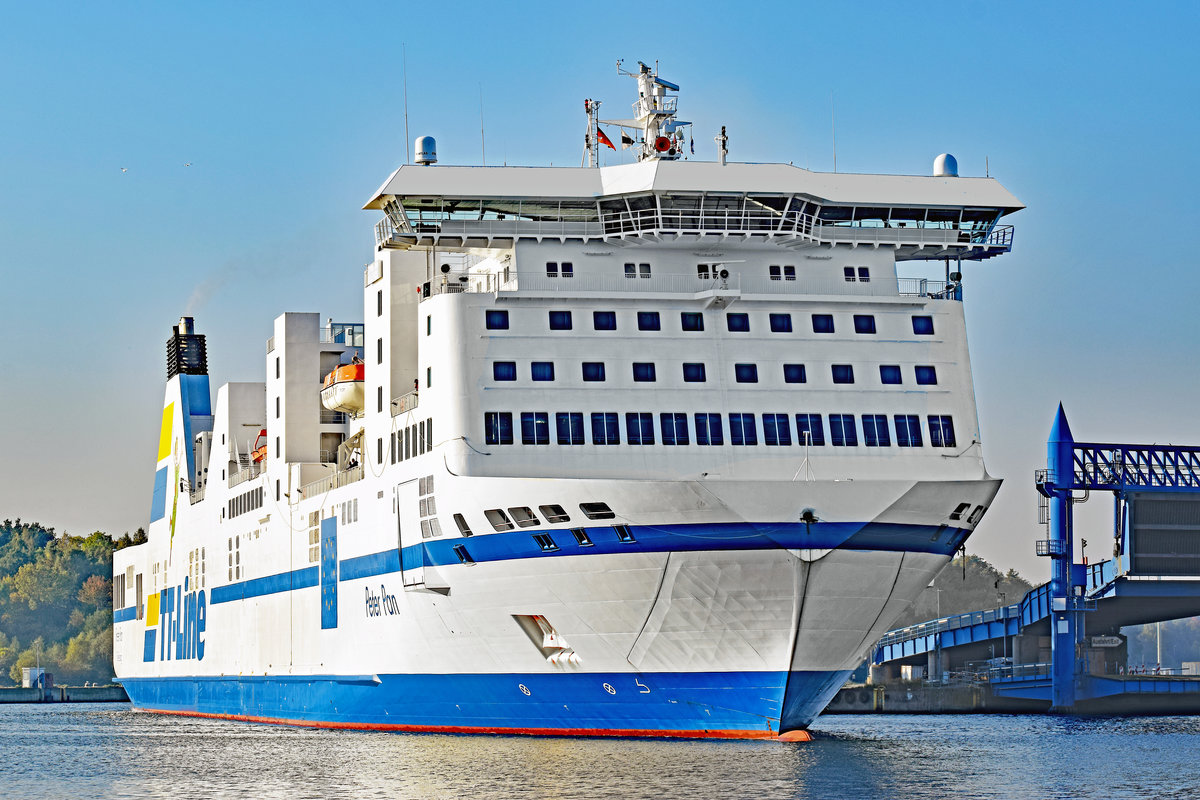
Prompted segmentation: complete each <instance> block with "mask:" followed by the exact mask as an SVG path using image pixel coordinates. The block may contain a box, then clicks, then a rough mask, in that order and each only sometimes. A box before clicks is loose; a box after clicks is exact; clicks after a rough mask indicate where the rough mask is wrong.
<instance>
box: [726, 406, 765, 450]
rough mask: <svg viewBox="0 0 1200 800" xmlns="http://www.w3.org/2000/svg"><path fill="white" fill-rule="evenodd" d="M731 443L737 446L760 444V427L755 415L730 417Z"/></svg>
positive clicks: (734, 415)
mask: <svg viewBox="0 0 1200 800" xmlns="http://www.w3.org/2000/svg"><path fill="white" fill-rule="evenodd" d="M729 443H730V444H732V445H735V446H737V445H756V444H758V425H757V424H756V423H755V421H754V415H753V414H730V415H729Z"/></svg>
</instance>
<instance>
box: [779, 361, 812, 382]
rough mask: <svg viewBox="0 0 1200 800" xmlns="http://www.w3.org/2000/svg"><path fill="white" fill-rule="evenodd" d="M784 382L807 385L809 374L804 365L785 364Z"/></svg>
mask: <svg viewBox="0 0 1200 800" xmlns="http://www.w3.org/2000/svg"><path fill="white" fill-rule="evenodd" d="M783 382H784V383H807V382H808V374H807V372H806V371H805V369H804V365H803V364H784V365H783Z"/></svg>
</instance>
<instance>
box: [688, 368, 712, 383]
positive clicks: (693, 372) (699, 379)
mask: <svg viewBox="0 0 1200 800" xmlns="http://www.w3.org/2000/svg"><path fill="white" fill-rule="evenodd" d="M683 380H684V381H685V382H686V383H704V381H705V380H707V378H706V377H705V375H704V365H703V364H684V365H683Z"/></svg>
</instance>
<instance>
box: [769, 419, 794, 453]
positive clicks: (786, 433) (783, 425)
mask: <svg viewBox="0 0 1200 800" xmlns="http://www.w3.org/2000/svg"><path fill="white" fill-rule="evenodd" d="M763 442H764V443H766V444H767V445H768V446H772V447H774V446H779V445H790V444H791V443H792V425H791V422H790V421H789V420H788V415H787V414H763Z"/></svg>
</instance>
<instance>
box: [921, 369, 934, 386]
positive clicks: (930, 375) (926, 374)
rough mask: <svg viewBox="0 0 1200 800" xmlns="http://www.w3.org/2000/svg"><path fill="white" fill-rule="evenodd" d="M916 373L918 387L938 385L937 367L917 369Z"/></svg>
mask: <svg viewBox="0 0 1200 800" xmlns="http://www.w3.org/2000/svg"><path fill="white" fill-rule="evenodd" d="M916 373H917V385H918V386H936V385H937V367H927V366H926V367H917V368H916Z"/></svg>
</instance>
